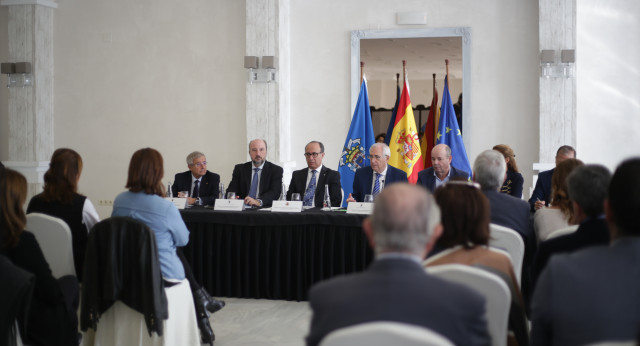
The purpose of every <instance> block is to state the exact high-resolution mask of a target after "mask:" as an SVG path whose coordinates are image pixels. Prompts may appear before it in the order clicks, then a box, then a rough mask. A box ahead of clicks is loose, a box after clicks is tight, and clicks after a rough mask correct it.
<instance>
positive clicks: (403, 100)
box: [389, 79, 424, 184]
mask: <svg viewBox="0 0 640 346" xmlns="http://www.w3.org/2000/svg"><path fill="white" fill-rule="evenodd" d="M389 148H390V149H391V158H390V159H389V164H390V165H391V166H393V167H396V168H398V169H401V170H403V171H405V173H407V178H408V179H409V182H410V183H411V184H415V183H416V181H417V180H418V172H420V171H421V170H422V168H423V167H424V163H423V162H422V155H421V154H420V140H419V138H418V128H417V127H416V120H415V118H414V116H413V108H412V107H411V100H410V99H409V84H408V82H407V80H406V79H405V81H404V87H403V88H402V96H400V102H399V103H398V113H397V115H396V121H395V124H394V126H393V133H392V134H391V138H390V139H389Z"/></svg>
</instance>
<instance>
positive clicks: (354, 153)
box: [338, 79, 375, 206]
mask: <svg viewBox="0 0 640 346" xmlns="http://www.w3.org/2000/svg"><path fill="white" fill-rule="evenodd" d="M374 142H375V138H374V136H373V125H372V124H371V110H370V109H369V94H368V92H367V80H366V79H363V80H362V85H361V86H360V95H358V103H357V104H356V110H355V111H354V112H353V118H351V126H349V134H347V139H346V140H345V142H344V147H343V149H342V155H340V163H339V164H338V172H340V184H341V185H342V190H343V191H344V198H343V199H342V205H343V206H346V203H345V202H344V201H345V200H346V199H347V198H348V197H349V194H350V193H351V192H352V191H353V177H354V176H355V172H356V169H358V168H360V167H365V166H369V165H370V162H369V148H371V146H372V145H373V143H374Z"/></svg>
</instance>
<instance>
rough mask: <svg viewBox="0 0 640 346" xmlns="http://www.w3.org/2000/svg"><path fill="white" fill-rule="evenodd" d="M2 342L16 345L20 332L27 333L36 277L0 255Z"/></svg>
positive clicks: (0, 325) (0, 321) (0, 338)
mask: <svg viewBox="0 0 640 346" xmlns="http://www.w3.org/2000/svg"><path fill="white" fill-rule="evenodd" d="M0 282H2V285H0V344H2V345H9V346H15V345H16V344H17V337H18V334H17V332H18V331H16V328H15V327H16V322H18V327H19V328H18V329H19V332H20V334H21V335H26V334H25V331H26V327H27V319H28V316H29V304H30V302H31V295H32V293H33V287H34V285H35V277H34V275H33V274H31V273H29V272H27V271H26V270H24V269H22V268H20V267H17V266H16V265H14V264H13V263H12V262H11V261H10V260H9V259H8V258H7V257H5V256H3V255H0Z"/></svg>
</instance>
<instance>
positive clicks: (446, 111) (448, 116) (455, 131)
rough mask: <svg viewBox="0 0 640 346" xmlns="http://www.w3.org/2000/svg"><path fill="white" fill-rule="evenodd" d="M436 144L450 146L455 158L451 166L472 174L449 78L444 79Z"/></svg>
mask: <svg viewBox="0 0 640 346" xmlns="http://www.w3.org/2000/svg"><path fill="white" fill-rule="evenodd" d="M436 144H446V145H448V146H449V147H450V148H451V156H453V159H452V161H451V165H452V166H453V167H455V168H457V169H461V170H463V171H466V172H467V173H469V174H471V165H470V164H469V158H467V151H466V150H465V149H464V143H463V141H462V133H461V132H460V128H459V127H458V120H457V119H456V112H455V111H454V110H453V103H451V94H449V82H448V77H445V78H444V90H443V92H442V105H441V106H440V124H439V125H438V133H437V134H436Z"/></svg>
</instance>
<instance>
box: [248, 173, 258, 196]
mask: <svg viewBox="0 0 640 346" xmlns="http://www.w3.org/2000/svg"><path fill="white" fill-rule="evenodd" d="M253 170H254V171H255V173H253V179H251V188H250V189H249V197H251V198H256V196H257V195H258V179H260V177H259V176H258V172H259V171H260V168H254V169H253Z"/></svg>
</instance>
